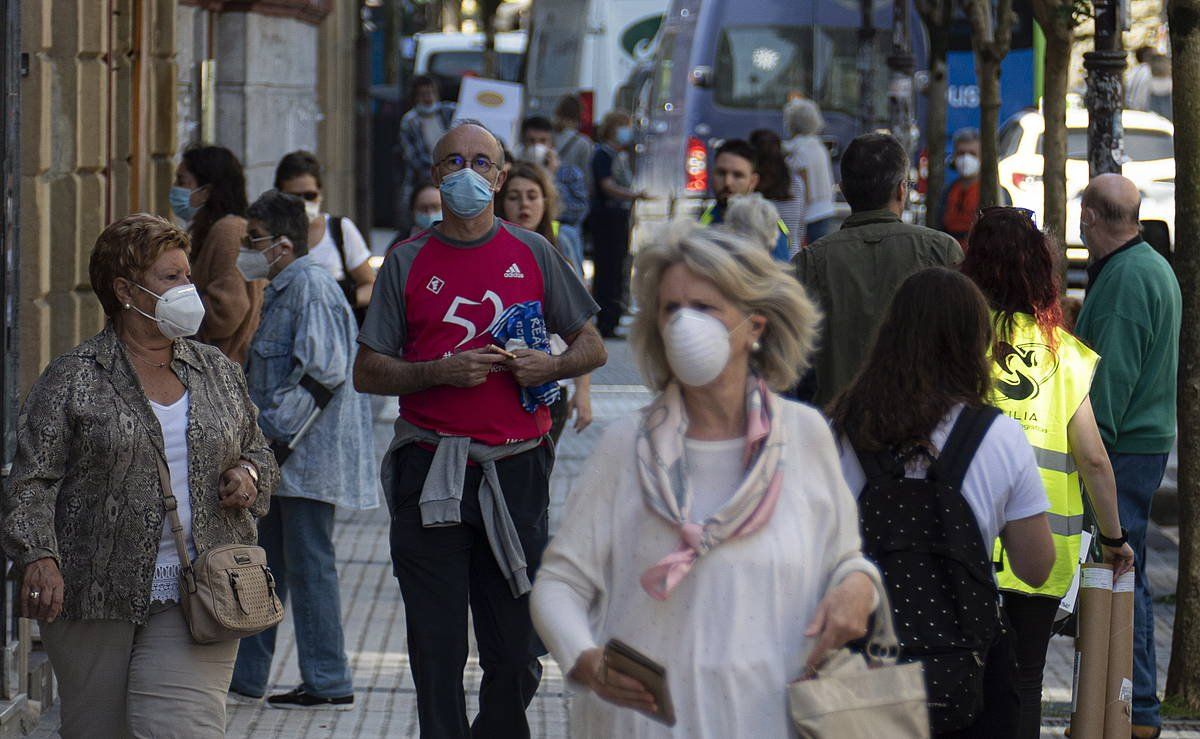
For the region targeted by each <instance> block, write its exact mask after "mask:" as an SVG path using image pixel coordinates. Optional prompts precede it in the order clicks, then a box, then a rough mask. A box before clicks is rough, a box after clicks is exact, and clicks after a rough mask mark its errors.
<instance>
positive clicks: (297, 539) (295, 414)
mask: <svg viewBox="0 0 1200 739" xmlns="http://www.w3.org/2000/svg"><path fill="white" fill-rule="evenodd" d="M247 216H248V219H249V222H248V224H247V227H246V237H245V238H244V240H243V243H242V249H241V252H240V253H239V255H238V261H237V265H238V269H239V270H241V271H242V273H243V275H244V276H245V278H246V279H247V280H259V279H267V280H270V284H268V285H267V288H266V292H265V294H264V297H263V308H262V320H261V322H260V323H259V325H258V330H257V331H256V332H255V334H254V338H253V340H252V341H251V342H250V352H249V356H248V357H247V363H246V384H247V388H248V390H249V393H250V399H251V400H253V401H254V404H255V405H256V406H257V407H258V409H259V414H258V425H259V426H260V427H261V428H262V431H263V434H264V435H265V436H266V437H267V440H268V441H269V442H270V443H271V449H272V451H273V452H275V458H276V461H277V462H278V463H279V466H280V473H281V480H280V484H279V487H278V488H277V489H276V491H275V494H274V496H272V500H271V508H270V511H269V512H268V513H267V515H266V516H264V517H263V518H261V519H259V522H258V541H259V543H260V544H261V545H262V546H263V548H264V549H265V550H266V552H267V564H268V565H269V566H270V568H271V570H272V572H273V573H274V574H275V578H276V581H277V587H278V592H279V596H280V597H281V598H284V599H290V600H292V602H294V603H296V604H303V607H298V608H295V607H294V608H292V609H291V611H292V618H293V620H294V621H295V625H296V646H297V653H298V655H299V660H300V677H301V683H300V685H298V686H296V687H295V689H293V690H290V691H288V692H285V693H280V694H277V695H272V696H269V697H267V703H268V704H269V705H271V706H273V707H276V708H311V709H322V708H323V709H334V710H346V709H348V708H350V707H352V706H353V705H354V689H353V685H352V683H351V675H350V668H349V664H348V662H347V660H346V650H345V646H344V639H343V631H342V623H341V605H340V603H339V599H338V575H337V568H336V567H335V554H334V547H333V525H334V523H333V522H334V509H335V507H340V508H343V509H351V510H362V509H366V508H374V507H375V506H377V505H378V504H379V501H378V497H377V495H376V492H375V481H374V480H373V479H372V478H373V477H374V472H373V469H374V464H373V463H372V459H371V457H372V455H370V454H364V453H363V450H366V449H372V448H373V444H374V442H373V441H372V438H373V437H372V432H371V410H370V408H371V406H370V401H369V399H368V398H367V397H366V396H365V395H360V394H359V393H358V392H356V391H355V390H354V386H353V383H352V382H349V380H350V374H351V371H352V369H353V366H354V357H355V353H356V348H357V347H356V344H355V341H354V337H355V335H356V334H357V332H358V325H357V322H356V321H355V319H354V314H353V312H352V310H351V308H350V304H349V302H347V300H346V297H345V294H344V293H343V291H342V288H341V287H340V286H339V285H338V283H337V281H336V280H335V279H334V278H333V276H332V275H330V274H329V271H328V270H327V269H325V267H323V266H322V265H321V264H320V263H319V262H317V261H316V260H315V259H314V258H313V257H312V256H310V255H309V253H308V225H309V224H308V217H307V215H306V214H305V208H304V201H303V200H301V199H300V198H298V197H296V196H294V195H288V194H286V193H282V192H280V191H278V190H268V191H267V192H266V193H264V194H263V195H262V196H261V197H260V198H259V199H258V200H257V201H255V203H254V204H253V205H251V206H250V208H249V210H248V211H247ZM274 652H275V629H273V628H272V629H269V630H268V631H265V632H263V633H261V634H256V635H255V636H252V637H248V638H246V639H243V640H242V642H241V645H240V647H239V649H238V657H237V665H236V667H235V668H234V671H233V680H232V683H231V684H230V693H231V700H233V701H234V702H242V701H247V700H253V701H255V702H257V701H258V700H261V699H262V697H263V696H264V695H265V694H266V690H267V686H268V682H269V677H270V673H271V662H272V658H273V657H274Z"/></svg>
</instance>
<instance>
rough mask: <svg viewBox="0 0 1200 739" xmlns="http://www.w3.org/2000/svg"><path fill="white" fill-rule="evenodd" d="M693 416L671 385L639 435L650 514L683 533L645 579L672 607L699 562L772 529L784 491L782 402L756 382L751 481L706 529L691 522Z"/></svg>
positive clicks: (749, 400) (752, 383) (749, 438)
mask: <svg viewBox="0 0 1200 739" xmlns="http://www.w3.org/2000/svg"><path fill="white" fill-rule="evenodd" d="M687 428H688V422H687V416H686V411H685V409H684V406H683V393H682V391H681V390H680V388H679V385H678V384H677V383H674V382H673V383H671V384H670V385H668V386H667V388H666V389H665V390H664V391H663V393H662V395H660V396H659V397H658V399H657V400H655V401H654V403H652V404H651V405H650V407H648V408H647V409H646V410H645V411H644V415H643V418H642V425H641V427H640V428H639V429H638V438H637V458H638V478H639V479H640V481H641V484H642V495H643V496H644V497H645V499H646V505H648V506H650V510H652V511H654V512H655V513H657V514H658V515H660V516H662V517H663V518H665V519H666V520H667V521H669V522H670V523H672V524H673V525H675V526H677V527H678V528H679V535H680V543H679V548H678V549H676V550H675V551H674V552H671V553H670V554H668V555H667V556H666V557H663V558H662V559H661V560H660V561H659V562H658V563H657V564H655V565H654V566H653V567H651V568H650V569H648V570H646V572H645V573H644V574H643V575H642V577H641V582H642V587H643V588H645V590H646V592H647V593H649V594H650V595H651V596H652V597H654V598H657V599H658V600H666V599H667V598H668V597H669V596H670V594H671V591H672V590H674V589H675V586H676V585H678V584H679V583H680V581H681V580H683V578H684V577H686V576H687V574H688V572H689V571H690V570H691V569H692V565H694V564H695V563H696V560H698V559H699V558H700V557H702V556H704V555H705V554H707V553H708V552H709V551H711V550H712V549H713V548H714V547H716V546H718V545H720V544H721V543H723V542H725V541H728V540H730V539H734V538H737V537H740V536H749V535H750V534H753V533H754V532H756V531H758V530H759V529H761V528H762V527H763V526H765V525H766V523H767V521H769V520H770V519H771V514H772V513H773V512H774V511H775V504H776V503H777V502H778V500H779V490H780V488H781V486H782V484H783V467H782V465H781V460H782V458H783V447H784V444H785V442H786V439H785V431H784V428H783V424H782V422H781V420H780V418H779V399H778V398H777V397H776V396H775V395H774V394H773V393H772V392H771V391H770V390H768V389H767V386H766V383H764V382H763V381H762V380H761V379H759V378H757V377H753V376H752V377H751V378H750V380H749V382H748V384H747V388H746V449H745V453H744V454H743V456H742V463H743V466H744V468H745V471H746V472H745V476H744V477H743V478H742V482H741V484H740V485H739V486H738V488H737V490H736V491H735V492H734V494H733V497H732V498H730V499H729V501H728V502H727V503H725V505H723V506H722V507H721V508H720V509H719V510H718V511H717V512H716V513H714V514H713V515H712V516H710V517H709V518H708V519H707V520H705V521H704V523H702V524H700V523H694V522H692V521H691V520H689V518H690V517H689V514H690V512H691V507H692V488H691V485H690V483H689V481H688V479H687V465H686V463H685V460H684V438H685V437H686V435H687Z"/></svg>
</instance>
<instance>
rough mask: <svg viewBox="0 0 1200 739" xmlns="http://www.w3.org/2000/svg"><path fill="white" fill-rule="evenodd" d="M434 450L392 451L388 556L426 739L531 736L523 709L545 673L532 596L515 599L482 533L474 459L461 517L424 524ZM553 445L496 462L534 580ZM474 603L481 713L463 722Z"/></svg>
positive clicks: (543, 534) (542, 541)
mask: <svg viewBox="0 0 1200 739" xmlns="http://www.w3.org/2000/svg"><path fill="white" fill-rule="evenodd" d="M432 461H433V452H431V451H428V450H426V449H423V448H421V447H420V446H417V445H415V444H410V445H409V446H407V447H405V448H403V449H401V450H399V451H397V452H396V453H395V455H394V464H395V479H396V489H395V490H393V491H390V492H391V496H392V527H391V545H392V564H393V570H394V572H395V574H396V579H397V580H399V581H400V592H401V594H402V595H403V596H404V615H405V620H406V623H407V625H408V652H409V658H410V660H411V666H412V675H413V682H414V683H415V684H416V688H417V717H418V719H419V721H420V726H421V736H422V737H437V738H438V739H442V738H443V737H458V738H465V737H505V738H507V737H515V738H518V739H519V738H520V737H528V736H529V723H528V721H527V720H526V718H525V709H526V707H528V706H529V703H530V701H532V700H533V696H534V693H536V692H537V687H538V683H539V682H540V681H541V676H542V668H541V664H540V663H539V662H538V657H539V656H540V655H542V654H544V653H545V648H544V647H542V645H541V642H540V641H539V640H538V638H537V635H536V634H535V633H534V631H533V622H532V620H531V619H530V616H529V596H528V595H524V596H522V597H520V598H513V596H512V591H511V590H509V587H508V582H507V581H506V580H505V579H504V575H503V574H502V573H501V571H500V567H499V565H497V564H496V559H495V557H494V556H493V555H492V550H491V547H490V546H489V545H488V540H487V535H486V534H485V533H484V528H483V518H482V516H481V514H480V510H479V494H478V493H479V481H480V478H481V477H482V474H483V471H482V469H481V468H479V467H469V468H468V469H467V473H466V483H465V485H464V488H463V500H462V523H461V524H459V525H457V526H445V527H439V528H424V527H423V526H422V525H421V511H420V507H419V503H420V499H421V487H422V485H424V483H425V476H426V474H428V472H429V466H430V463H431V462H432ZM553 463H554V456H553V451H552V450H551V449H550V448H549V447H548V446H546V445H542V446H540V447H538V448H537V449H534V450H532V451H529V452H526V453H524V454H519V455H517V456H515V457H509V458H508V459H504V460H501V461H499V462H497V463H496V470H497V473H498V474H499V477H500V485H501V486H502V487H503V488H504V497H505V499H506V501H507V503H508V510H509V513H510V514H511V516H512V519H513V523H514V524H516V528H517V534H518V537H519V538H520V541H521V546H522V548H523V549H524V550H525V559H526V562H527V564H528V566H529V579H530V580H532V579H533V578H534V575H535V574H536V572H537V568H538V565H539V564H540V563H541V560H542V550H543V549H544V548H545V546H546V541H547V537H548V527H549V511H548V507H549V501H550V471H551V468H552V467H553ZM468 605H469V606H470V611H471V616H472V620H473V622H474V626H475V640H476V642H477V643H478V646H479V664H480V667H481V668H483V679H482V682H481V683H480V688H479V715H478V716H477V717H476V719H475V722H474V724H471V725H468V723H467V704H466V697H465V695H464V693H463V668H464V667H465V666H466V663H467V650H468V646H467V608H468Z"/></svg>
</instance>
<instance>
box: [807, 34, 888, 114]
mask: <svg viewBox="0 0 1200 739" xmlns="http://www.w3.org/2000/svg"><path fill="white" fill-rule="evenodd" d="M890 44H891V39H890V37H889V36H888V34H887V33H885V32H882V31H876V33H875V69H876V70H878V71H877V75H876V79H875V103H874V106H873V107H874V111H875V116H874V117H875V118H876V120H879V119H881V118H883V116H884V111H886V110H887V84H888V82H887V56H888V51H889V47H890ZM813 68H814V69H815V70H816V80H815V81H814V85H813V91H812V97H813V100H815V101H816V102H817V103H818V104H820V106H821V110H823V111H826V112H828V111H838V112H840V113H845V114H847V115H850V116H854V117H857V116H858V114H859V110H858V93H859V82H858V29H857V28H846V27H838V26H819V27H818V28H817V35H816V47H815V48H814V49H813Z"/></svg>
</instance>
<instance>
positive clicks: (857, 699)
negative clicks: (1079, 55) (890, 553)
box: [788, 583, 929, 739]
mask: <svg viewBox="0 0 1200 739" xmlns="http://www.w3.org/2000/svg"><path fill="white" fill-rule="evenodd" d="M876 589H877V591H878V592H879V608H877V609H876V614H875V628H874V630H873V631H872V633H871V638H870V641H868V642H867V648H866V653H867V654H866V656H865V657H864V656H863V655H861V654H857V653H855V652H852V651H850V650H849V649H845V648H843V649H839V650H838V651H837V652H834V654H833V655H832V656H831V657H830V658H829V659H828V660H827V661H826V662H825V664H824V665H822V666H821V668H820V669H819V670H817V674H816V675H815V676H813V677H811V678H808V679H802V680H797V681H796V682H794V683H792V684H791V685H789V686H788V710H789V711H790V713H791V716H792V725H793V726H795V728H796V731H797V733H798V734H799V735H800V736H801V737H805V739H860V738H861V739H875V738H876V737H888V738H889V739H910V738H915V739H927V738H928V737H929V709H928V707H927V706H926V703H925V675H924V670H923V669H922V668H921V664H920V663H919V662H912V663H909V664H903V665H900V664H896V655H897V653H898V652H899V649H900V646H899V643H898V642H897V640H896V631H895V627H894V626H893V625H892V607H891V604H890V603H889V602H888V597H887V593H886V592H884V589H883V588H882V587H880V586H879V585H878V583H877V584H876Z"/></svg>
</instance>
